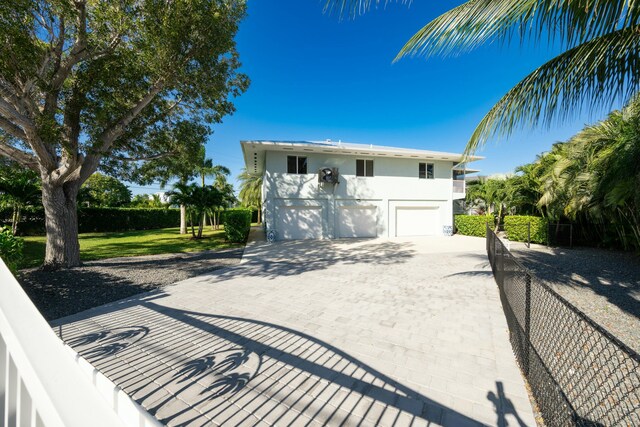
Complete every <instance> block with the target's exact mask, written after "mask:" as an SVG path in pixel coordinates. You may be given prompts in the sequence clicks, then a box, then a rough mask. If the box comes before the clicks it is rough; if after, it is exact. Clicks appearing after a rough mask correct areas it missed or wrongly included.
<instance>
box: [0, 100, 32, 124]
mask: <svg viewBox="0 0 640 427" xmlns="http://www.w3.org/2000/svg"><path fill="white" fill-rule="evenodd" d="M0 116H2V117H4V118H5V119H7V120H9V121H11V122H14V123H16V124H18V125H19V126H22V128H24V129H25V130H35V126H34V123H33V122H32V121H31V119H30V118H29V117H27V116H25V115H24V114H21V113H20V112H18V111H17V110H16V109H15V107H14V106H13V105H12V104H11V103H9V102H7V100H6V99H4V98H0Z"/></svg>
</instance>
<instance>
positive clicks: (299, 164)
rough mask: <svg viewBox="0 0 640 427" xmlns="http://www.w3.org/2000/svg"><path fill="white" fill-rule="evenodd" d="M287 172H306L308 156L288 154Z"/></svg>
mask: <svg viewBox="0 0 640 427" xmlns="http://www.w3.org/2000/svg"><path fill="white" fill-rule="evenodd" d="M287 173H297V174H306V173H307V158H306V157H300V156H287Z"/></svg>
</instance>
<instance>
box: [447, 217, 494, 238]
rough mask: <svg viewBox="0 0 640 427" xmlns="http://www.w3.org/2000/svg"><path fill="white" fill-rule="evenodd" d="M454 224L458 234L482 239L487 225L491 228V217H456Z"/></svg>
mask: <svg viewBox="0 0 640 427" xmlns="http://www.w3.org/2000/svg"><path fill="white" fill-rule="evenodd" d="M454 224H455V226H456V230H457V232H458V233H459V234H464V235H465V236H477V237H484V236H486V234H487V224H489V226H491V227H492V226H493V215H456V216H455V217H454Z"/></svg>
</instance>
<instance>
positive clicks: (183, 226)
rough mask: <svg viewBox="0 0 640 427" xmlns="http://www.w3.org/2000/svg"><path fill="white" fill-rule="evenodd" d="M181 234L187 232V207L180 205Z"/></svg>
mask: <svg viewBox="0 0 640 427" xmlns="http://www.w3.org/2000/svg"><path fill="white" fill-rule="evenodd" d="M180 234H187V207H186V206H185V205H180Z"/></svg>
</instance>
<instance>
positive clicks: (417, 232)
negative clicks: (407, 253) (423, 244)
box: [396, 206, 440, 237]
mask: <svg viewBox="0 0 640 427" xmlns="http://www.w3.org/2000/svg"><path fill="white" fill-rule="evenodd" d="M439 230H440V211H439V209H438V208H437V207H422V206H421V207H410V206H407V207H404V206H403V207H397V208H396V236H398V237H401V236H434V235H437V234H438V231H439Z"/></svg>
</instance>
